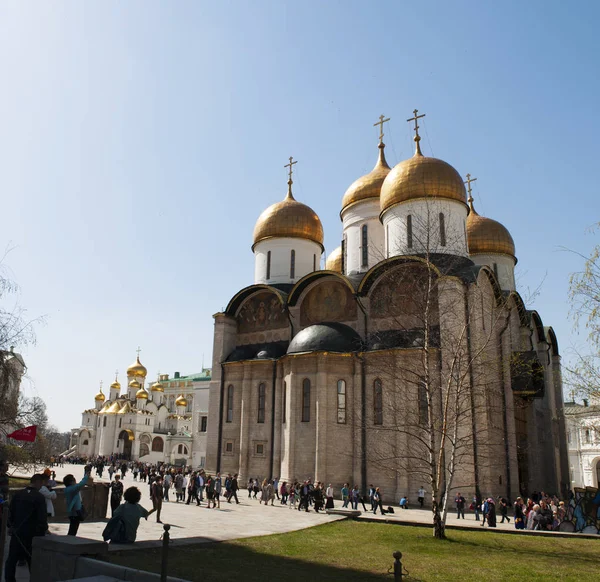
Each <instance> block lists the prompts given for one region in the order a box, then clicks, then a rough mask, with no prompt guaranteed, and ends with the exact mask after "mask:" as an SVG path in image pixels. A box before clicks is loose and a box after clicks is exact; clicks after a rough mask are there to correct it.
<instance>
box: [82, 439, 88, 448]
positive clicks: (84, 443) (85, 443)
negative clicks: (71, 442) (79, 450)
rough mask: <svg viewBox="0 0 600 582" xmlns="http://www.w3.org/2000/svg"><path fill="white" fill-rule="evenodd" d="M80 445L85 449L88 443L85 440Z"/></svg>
mask: <svg viewBox="0 0 600 582" xmlns="http://www.w3.org/2000/svg"><path fill="white" fill-rule="evenodd" d="M81 444H82V445H83V446H84V447H85V446H86V445H88V444H89V441H88V440H87V439H85V440H84V441H83V442H82V443H81Z"/></svg>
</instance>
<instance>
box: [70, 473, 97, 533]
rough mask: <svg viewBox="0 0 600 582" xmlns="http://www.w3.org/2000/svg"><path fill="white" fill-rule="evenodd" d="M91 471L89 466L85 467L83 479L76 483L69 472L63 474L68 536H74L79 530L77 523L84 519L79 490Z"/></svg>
mask: <svg viewBox="0 0 600 582" xmlns="http://www.w3.org/2000/svg"><path fill="white" fill-rule="evenodd" d="M91 471H92V469H91V467H89V466H88V467H86V468H85V473H84V475H83V479H82V480H81V481H79V483H77V481H76V480H75V477H74V476H73V475H71V474H69V475H65V478H64V479H63V484H64V486H65V504H66V506H67V514H68V516H69V531H68V532H67V535H68V536H76V535H77V531H78V530H79V524H80V523H81V522H82V521H83V520H84V519H85V512H84V509H83V502H82V500H81V494H80V493H79V492H80V491H81V489H83V487H85V484H86V483H87V482H88V479H89V477H90V473H91Z"/></svg>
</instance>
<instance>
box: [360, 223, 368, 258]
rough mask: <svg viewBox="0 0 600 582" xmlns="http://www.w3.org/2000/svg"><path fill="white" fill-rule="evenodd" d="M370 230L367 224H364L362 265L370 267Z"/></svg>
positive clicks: (362, 232)
mask: <svg viewBox="0 0 600 582" xmlns="http://www.w3.org/2000/svg"><path fill="white" fill-rule="evenodd" d="M368 234H369V231H368V227H367V225H366V224H363V225H362V228H361V241H360V243H361V250H362V260H361V266H363V267H368V266H369V242H368V241H369V237H368Z"/></svg>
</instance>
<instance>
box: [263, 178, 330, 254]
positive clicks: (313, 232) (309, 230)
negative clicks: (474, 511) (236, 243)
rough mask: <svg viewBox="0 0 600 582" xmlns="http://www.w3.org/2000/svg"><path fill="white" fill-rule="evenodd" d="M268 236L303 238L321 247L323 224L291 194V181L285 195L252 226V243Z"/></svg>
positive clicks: (311, 210) (314, 213) (312, 211)
mask: <svg viewBox="0 0 600 582" xmlns="http://www.w3.org/2000/svg"><path fill="white" fill-rule="evenodd" d="M268 238H304V239H308V240H312V241H313V242H316V243H317V244H318V245H320V246H321V247H323V225H322V224H321V220H320V219H319V217H318V216H317V213H316V212H315V211H314V210H313V209H312V208H310V207H309V206H306V204H302V202H298V201H297V200H296V199H295V198H294V196H293V195H292V181H291V180H290V181H289V182H288V193H287V196H286V197H285V198H284V199H283V200H282V201H281V202H276V203H275V204H272V205H271V206H269V208H267V209H266V210H265V211H264V212H263V213H262V214H261V215H260V216H259V217H258V220H257V221H256V225H255V226H254V243H253V245H252V248H253V249H254V245H256V244H257V243H259V242H260V241H261V240H265V239H268Z"/></svg>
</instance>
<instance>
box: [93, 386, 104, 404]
mask: <svg viewBox="0 0 600 582" xmlns="http://www.w3.org/2000/svg"><path fill="white" fill-rule="evenodd" d="M94 400H95V401H96V402H104V401H105V400H106V396H104V394H103V393H102V388H100V392H98V394H96V396H95V397H94Z"/></svg>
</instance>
